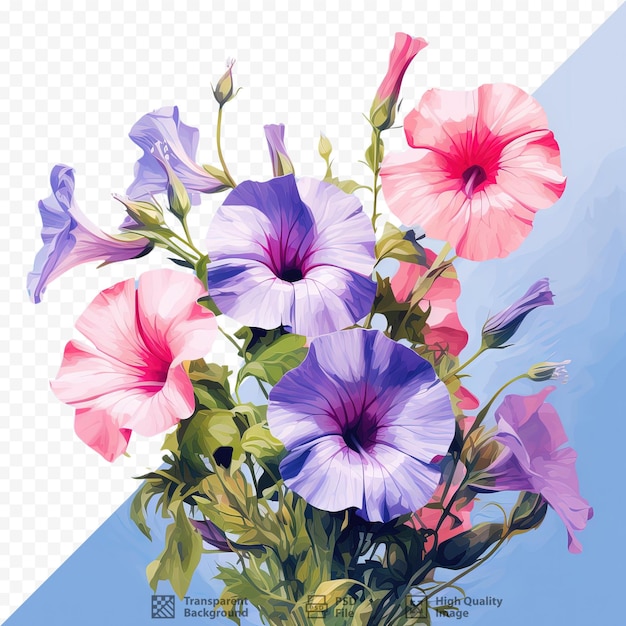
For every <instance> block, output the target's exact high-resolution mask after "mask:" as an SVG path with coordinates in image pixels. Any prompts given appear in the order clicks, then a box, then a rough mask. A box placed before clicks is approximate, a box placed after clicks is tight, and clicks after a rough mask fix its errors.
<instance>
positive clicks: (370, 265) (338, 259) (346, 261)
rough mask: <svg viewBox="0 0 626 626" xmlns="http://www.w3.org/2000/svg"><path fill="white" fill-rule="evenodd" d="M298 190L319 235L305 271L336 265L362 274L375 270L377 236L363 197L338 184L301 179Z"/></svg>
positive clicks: (366, 274) (312, 247)
mask: <svg viewBox="0 0 626 626" xmlns="http://www.w3.org/2000/svg"><path fill="white" fill-rule="evenodd" d="M297 186H298V191H299V193H300V197H301V198H302V200H303V202H305V203H306V204H307V205H308V206H309V207H310V208H311V211H312V213H313V216H314V218H315V226H316V237H315V241H314V243H313V244H312V246H311V250H310V252H309V254H307V257H306V262H305V264H304V273H305V274H306V275H308V270H309V269H310V268H312V267H315V266H317V265H333V266H337V267H340V268H342V269H344V270H348V271H350V272H353V273H355V274H360V275H361V276H370V275H371V273H372V270H373V269H374V263H375V259H374V246H375V243H376V235H375V233H374V229H373V228H372V223H371V220H370V219H369V218H368V216H367V215H366V214H365V212H364V211H363V207H362V206H361V203H360V201H359V199H358V198H357V197H356V196H354V195H352V194H347V193H345V192H344V191H342V190H341V189H339V188H338V187H336V186H335V185H331V184H329V183H324V182H322V181H318V180H315V179H313V178H300V179H298V182H297Z"/></svg>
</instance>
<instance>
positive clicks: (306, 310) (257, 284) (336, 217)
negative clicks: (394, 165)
mask: <svg viewBox="0 0 626 626" xmlns="http://www.w3.org/2000/svg"><path fill="white" fill-rule="evenodd" d="M374 241H375V235H374V230H373V229H372V225H371V222H370V220H369V218H368V217H367V216H366V215H365V213H364V212H363V209H362V207H361V204H360V202H359V200H358V199H357V198H356V197H355V196H352V195H348V194H346V193H344V192H343V191H341V190H340V189H338V188H337V187H335V186H334V185H330V184H327V183H323V182H320V181H317V180H313V179H310V178H301V179H299V180H298V181H297V182H296V179H295V178H294V176H293V175H292V174H290V175H287V176H281V177H280V178H273V179H271V180H269V181H267V182H261V183H257V182H252V181H246V182H243V183H241V184H240V185H238V186H237V188H236V189H234V190H233V191H231V192H230V194H229V195H228V197H227V198H226V200H225V201H224V204H223V205H222V206H221V207H220V208H219V209H218V210H217V213H216V215H215V217H214V218H213V222H212V224H211V227H210V229H209V236H208V240H207V248H208V254H209V257H210V259H211V264H210V265H209V267H208V280H209V293H210V294H211V296H212V297H213V299H214V300H215V303H216V304H217V306H218V307H219V309H220V311H222V313H224V314H226V315H229V316H230V317H232V318H233V319H235V320H237V321H238V322H240V323H241V324H245V325H246V326H255V327H259V328H264V329H273V328H278V327H279V326H281V325H283V326H288V327H290V328H291V330H292V332H294V333H298V334H301V335H307V336H317V335H321V334H323V333H329V332H332V331H335V330H339V329H341V328H346V327H347V326H351V325H353V324H354V323H355V322H356V321H357V320H359V319H361V318H362V317H363V316H364V315H365V314H367V313H368V312H369V310H370V308H371V306H372V302H373V300H374V296H375V293H376V285H375V283H374V282H373V281H372V280H371V273H372V269H373V267H374V262H375V257H374Z"/></svg>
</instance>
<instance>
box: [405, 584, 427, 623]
mask: <svg viewBox="0 0 626 626" xmlns="http://www.w3.org/2000/svg"><path fill="white" fill-rule="evenodd" d="M405 617H413V618H415V617H428V600H427V599H426V596H425V595H424V594H423V593H422V592H421V591H417V590H415V589H414V590H412V591H411V593H410V594H409V595H408V596H407V597H406V606H405Z"/></svg>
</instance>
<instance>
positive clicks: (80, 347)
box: [50, 320, 139, 408]
mask: <svg viewBox="0 0 626 626" xmlns="http://www.w3.org/2000/svg"><path fill="white" fill-rule="evenodd" d="M103 321H104V320H103ZM138 378H139V372H138V371H137V370H136V369H134V368H133V367H132V366H129V365H128V366H127V365H125V364H124V363H122V362H121V361H118V360H116V359H113V358H110V357H108V356H107V355H104V354H102V353H100V352H98V350H96V349H94V348H91V347H89V346H87V345H85V344H83V343H80V342H78V341H70V342H69V343H68V344H67V345H66V346H65V352H64V354H63V361H62V363H61V367H60V368H59V373H58V374H57V377H56V379H55V380H53V381H50V387H51V388H52V391H53V392H54V394H55V395H56V397H57V398H59V400H61V401H62V402H65V403H66V404H71V405H72V406H74V407H78V408H84V407H87V406H90V405H91V404H93V401H94V400H95V399H96V398H99V397H100V396H102V395H106V394H108V393H112V392H116V391H122V390H124V389H128V388H129V387H132V386H134V385H135V384H137V380H138Z"/></svg>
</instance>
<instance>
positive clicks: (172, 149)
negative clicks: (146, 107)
mask: <svg viewBox="0 0 626 626" xmlns="http://www.w3.org/2000/svg"><path fill="white" fill-rule="evenodd" d="M129 137H130V138H131V139H132V140H133V141H134V142H135V143H136V144H137V145H138V146H139V147H140V148H141V149H142V150H143V156H142V157H141V158H140V159H139V160H138V161H137V164H136V165H135V180H134V181H133V182H132V184H131V185H130V187H129V188H128V190H127V191H126V194H127V195H128V197H129V198H131V199H133V200H145V199H150V198H151V196H153V195H154V194H157V193H165V192H166V191H167V185H168V176H167V171H166V168H165V167H164V166H163V165H162V164H161V161H162V160H163V158H166V159H167V160H168V163H169V165H170V166H171V167H172V169H173V170H174V173H175V174H176V176H178V178H179V179H180V182H181V183H182V184H183V185H184V187H185V189H187V192H188V193H189V197H190V199H191V202H192V204H199V203H200V193H214V192H217V191H223V190H224V189H227V186H226V185H224V183H222V182H221V181H219V180H218V179H217V178H214V177H213V176H211V175H210V174H209V173H208V172H207V171H206V170H205V169H204V168H203V167H201V166H200V165H198V164H197V163H196V160H195V159H196V150H197V149H198V141H199V139H200V133H199V131H198V129H197V128H194V127H193V126H187V125H186V124H183V123H182V122H181V121H180V116H179V114H178V107H162V108H160V109H158V110H156V111H154V112H152V113H147V114H146V115H144V116H143V117H142V118H141V119H139V121H137V122H136V123H135V125H134V126H133V127H132V128H131V130H130V133H129Z"/></svg>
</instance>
